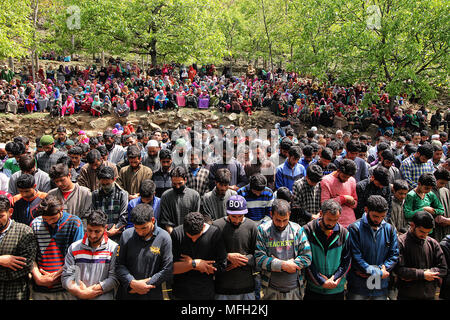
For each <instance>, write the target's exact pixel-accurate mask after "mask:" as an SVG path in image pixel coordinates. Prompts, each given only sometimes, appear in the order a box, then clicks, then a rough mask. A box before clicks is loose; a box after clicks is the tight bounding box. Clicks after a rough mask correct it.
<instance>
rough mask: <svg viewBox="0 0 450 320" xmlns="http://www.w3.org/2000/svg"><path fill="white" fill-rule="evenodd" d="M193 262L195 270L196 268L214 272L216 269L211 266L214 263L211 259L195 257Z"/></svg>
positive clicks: (202, 271)
mask: <svg viewBox="0 0 450 320" xmlns="http://www.w3.org/2000/svg"><path fill="white" fill-rule="evenodd" d="M195 263H196V267H195V270H198V271H200V272H201V273H206V274H214V272H215V271H217V269H216V267H214V266H213V264H214V263H215V261H213V260H202V259H195Z"/></svg>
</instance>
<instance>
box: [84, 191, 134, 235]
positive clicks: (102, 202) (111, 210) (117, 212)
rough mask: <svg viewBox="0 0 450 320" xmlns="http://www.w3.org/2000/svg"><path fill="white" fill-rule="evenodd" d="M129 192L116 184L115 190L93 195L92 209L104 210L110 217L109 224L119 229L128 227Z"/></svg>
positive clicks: (97, 192) (96, 192) (95, 192)
mask: <svg viewBox="0 0 450 320" xmlns="http://www.w3.org/2000/svg"><path fill="white" fill-rule="evenodd" d="M127 208H128V192H126V191H125V190H123V189H122V188H121V187H119V185H117V184H116V183H115V184H114V190H113V191H112V192H111V193H109V194H105V192H103V190H102V189H97V190H95V191H94V192H93V193H92V209H94V210H99V209H100V210H103V212H105V213H106V214H107V215H108V224H111V225H113V224H115V225H116V227H117V228H119V227H121V226H126V225H127V220H128V211H127Z"/></svg>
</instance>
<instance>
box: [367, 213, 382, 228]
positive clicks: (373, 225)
mask: <svg viewBox="0 0 450 320" xmlns="http://www.w3.org/2000/svg"><path fill="white" fill-rule="evenodd" d="M367 222H368V223H369V225H370V226H371V227H379V226H380V225H381V222H380V223H378V224H376V223H375V222H373V220H372V219H371V218H370V216H369V214H367Z"/></svg>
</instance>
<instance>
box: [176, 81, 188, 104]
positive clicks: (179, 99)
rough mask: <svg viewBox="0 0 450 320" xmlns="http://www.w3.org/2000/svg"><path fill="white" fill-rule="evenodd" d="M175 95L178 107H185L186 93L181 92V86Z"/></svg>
mask: <svg viewBox="0 0 450 320" xmlns="http://www.w3.org/2000/svg"><path fill="white" fill-rule="evenodd" d="M176 95H177V105H178V107H185V106H186V91H184V90H183V87H182V86H179V87H178V90H177V93H176Z"/></svg>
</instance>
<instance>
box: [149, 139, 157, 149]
mask: <svg viewBox="0 0 450 320" xmlns="http://www.w3.org/2000/svg"><path fill="white" fill-rule="evenodd" d="M148 147H159V143H158V141H156V140H150V141H149V142H147V146H146V148H148Z"/></svg>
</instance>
